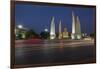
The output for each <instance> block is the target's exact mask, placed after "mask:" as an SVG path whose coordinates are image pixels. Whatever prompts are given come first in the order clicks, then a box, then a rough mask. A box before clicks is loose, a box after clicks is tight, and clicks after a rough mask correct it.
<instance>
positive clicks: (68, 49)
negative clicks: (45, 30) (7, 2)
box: [15, 40, 96, 67]
mask: <svg viewBox="0 0 100 69" xmlns="http://www.w3.org/2000/svg"><path fill="white" fill-rule="evenodd" d="M23 42H24V41H21V43H19V44H16V45H15V46H16V47H15V66H16V67H24V66H46V65H56V64H57V65H59V64H83V63H94V62H95V57H96V56H95V45H94V42H93V41H85V40H69V41H68V40H53V41H52V40H51V41H50V40H44V41H42V42H40V43H35V44H34V43H33V44H32V43H28V44H27V43H26V44H25V43H23Z"/></svg>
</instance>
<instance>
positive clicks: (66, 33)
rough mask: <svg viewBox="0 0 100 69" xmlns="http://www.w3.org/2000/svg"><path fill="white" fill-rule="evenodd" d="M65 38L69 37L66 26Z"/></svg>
mask: <svg viewBox="0 0 100 69" xmlns="http://www.w3.org/2000/svg"><path fill="white" fill-rule="evenodd" d="M63 38H69V35H68V31H67V28H64V32H63Z"/></svg>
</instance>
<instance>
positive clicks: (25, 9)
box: [15, 4, 95, 34]
mask: <svg viewBox="0 0 100 69" xmlns="http://www.w3.org/2000/svg"><path fill="white" fill-rule="evenodd" d="M72 11H73V12H74V15H75V16H78V17H79V20H80V23H81V31H82V32H86V33H88V34H90V33H93V30H94V14H95V13H94V8H83V7H60V6H46V5H32V4H16V6H15V23H16V24H15V25H16V26H17V25H19V24H21V25H23V27H26V28H29V29H33V30H34V31H35V32H37V33H40V32H41V31H44V29H45V28H48V29H49V31H50V22H51V17H52V16H54V18H55V25H56V32H58V25H59V21H60V20H61V21H62V27H63V28H64V27H67V30H68V32H71V27H72ZM62 31H63V30H62Z"/></svg>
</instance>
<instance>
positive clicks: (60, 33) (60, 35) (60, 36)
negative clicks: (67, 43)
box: [58, 20, 62, 39]
mask: <svg viewBox="0 0 100 69" xmlns="http://www.w3.org/2000/svg"><path fill="white" fill-rule="evenodd" d="M58 38H59V39H62V32H61V20H60V22H59V35H58Z"/></svg>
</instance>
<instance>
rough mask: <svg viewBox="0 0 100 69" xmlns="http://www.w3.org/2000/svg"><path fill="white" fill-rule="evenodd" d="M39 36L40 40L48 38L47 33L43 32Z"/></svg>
mask: <svg viewBox="0 0 100 69" xmlns="http://www.w3.org/2000/svg"><path fill="white" fill-rule="evenodd" d="M40 36H41V38H42V39H48V38H49V37H50V35H49V32H45V31H43V32H41V33H40Z"/></svg>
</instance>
